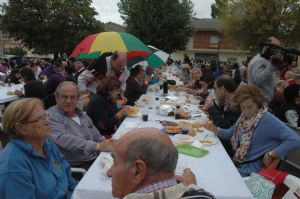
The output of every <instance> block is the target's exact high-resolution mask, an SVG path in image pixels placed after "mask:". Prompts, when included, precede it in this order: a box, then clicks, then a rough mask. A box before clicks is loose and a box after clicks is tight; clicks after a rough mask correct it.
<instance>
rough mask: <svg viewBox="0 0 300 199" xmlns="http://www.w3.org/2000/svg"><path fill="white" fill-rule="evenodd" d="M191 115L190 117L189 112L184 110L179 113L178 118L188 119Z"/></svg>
mask: <svg viewBox="0 0 300 199" xmlns="http://www.w3.org/2000/svg"><path fill="white" fill-rule="evenodd" d="M191 117H192V116H191V114H190V113H188V112H185V113H181V114H180V118H181V119H189V118H191Z"/></svg>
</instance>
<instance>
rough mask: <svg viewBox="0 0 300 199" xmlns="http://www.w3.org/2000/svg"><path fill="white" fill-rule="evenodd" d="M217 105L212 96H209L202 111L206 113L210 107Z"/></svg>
mask: <svg viewBox="0 0 300 199" xmlns="http://www.w3.org/2000/svg"><path fill="white" fill-rule="evenodd" d="M214 105H215V102H214V99H213V98H212V97H210V96H208V97H207V98H206V100H205V104H204V106H203V107H202V110H204V111H206V110H207V109H209V108H210V107H213V106H214Z"/></svg>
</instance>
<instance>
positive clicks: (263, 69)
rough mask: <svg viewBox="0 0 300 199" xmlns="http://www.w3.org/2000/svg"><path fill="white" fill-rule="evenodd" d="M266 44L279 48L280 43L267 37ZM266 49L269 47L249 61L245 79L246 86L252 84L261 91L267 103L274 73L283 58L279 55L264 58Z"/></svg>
mask: <svg viewBox="0 0 300 199" xmlns="http://www.w3.org/2000/svg"><path fill="white" fill-rule="evenodd" d="M267 43H271V44H273V45H276V46H281V42H280V41H279V40H278V39H277V38H275V37H269V38H268V41H267ZM268 48H270V46H264V47H263V49H262V51H261V53H259V54H257V55H256V56H255V57H253V58H252V59H251V61H250V62H249V64H248V72H247V78H248V84H254V85H255V86H257V87H258V88H259V89H261V91H262V92H263V93H264V95H265V97H266V99H267V101H268V102H270V101H271V100H272V99H273V93H274V88H275V80H274V72H275V71H276V70H278V67H279V63H281V61H282V59H283V57H282V55H281V54H280V53H278V54H276V55H271V56H270V57H264V56H263V55H264V54H265V53H266V51H267V50H268Z"/></svg>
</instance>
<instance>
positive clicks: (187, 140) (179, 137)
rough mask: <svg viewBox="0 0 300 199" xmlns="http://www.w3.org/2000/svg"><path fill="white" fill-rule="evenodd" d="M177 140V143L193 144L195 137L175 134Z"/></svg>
mask: <svg viewBox="0 0 300 199" xmlns="http://www.w3.org/2000/svg"><path fill="white" fill-rule="evenodd" d="M175 141H176V143H177V144H192V143H193V137H192V136H189V135H182V134H177V135H175Z"/></svg>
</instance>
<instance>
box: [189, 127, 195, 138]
mask: <svg viewBox="0 0 300 199" xmlns="http://www.w3.org/2000/svg"><path fill="white" fill-rule="evenodd" d="M188 135H190V136H193V137H195V136H196V130H195V129H194V128H191V129H190V130H189V132H188Z"/></svg>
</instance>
